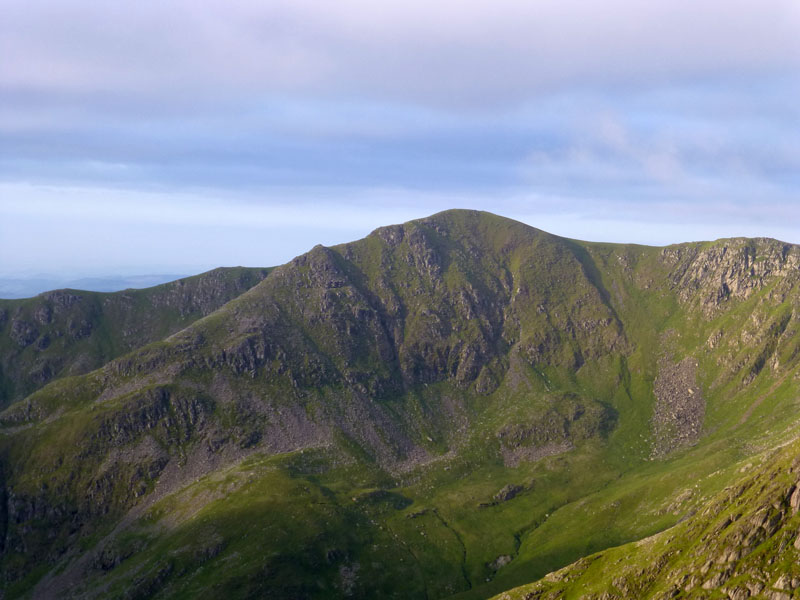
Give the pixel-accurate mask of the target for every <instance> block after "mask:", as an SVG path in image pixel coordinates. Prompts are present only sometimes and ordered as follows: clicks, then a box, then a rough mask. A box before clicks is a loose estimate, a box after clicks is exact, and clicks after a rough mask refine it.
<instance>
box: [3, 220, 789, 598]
mask: <svg viewBox="0 0 800 600" xmlns="http://www.w3.org/2000/svg"><path fill="white" fill-rule="evenodd" d="M799 257H800V249H798V248H797V247H795V246H791V245H788V244H783V243H781V242H777V241H774V240H739V239H735V240H720V241H717V242H709V243H698V244H684V245H677V246H670V247H667V248H649V247H642V246H624V245H613V244H591V243H584V242H577V241H574V240H567V239H564V238H559V237H557V236H552V235H549V234H547V233H545V232H542V231H539V230H536V229H533V228H531V227H528V226H526V225H523V224H521V223H517V222H514V221H510V220H508V219H503V218H501V217H496V216H494V215H490V214H487V213H479V212H475V211H449V212H446V213H441V214H439V215H434V216H433V217H430V218H427V219H422V220H419V221H412V222H410V223H406V224H404V225H396V226H390V227H385V228H381V229H378V230H376V231H375V232H373V233H372V234H371V235H370V236H368V237H367V238H365V239H363V240H360V241H358V242H353V243H350V244H344V245H341V246H335V247H331V248H326V247H322V246H318V247H316V248H314V249H312V250H311V251H310V252H308V253H307V254H305V255H302V256H300V257H297V258H296V259H294V260H293V261H291V262H290V263H288V264H286V265H283V266H280V267H277V268H275V269H273V270H271V271H270V272H269V276H267V277H264V275H265V272H256V273H253V272H248V274H247V276H246V277H245V278H244V279H242V278H240V279H236V281H238V283H231V284H230V287H225V288H224V289H225V290H227V291H225V292H224V293H223V292H218V293H216V294H211V295H210V296H209V295H204V293H203V292H200V289H201V288H203V286H199V287H198V295H196V296H192V295H191V294H190V296H191V297H192V298H194V300H187V301H186V302H187V304H182V303H181V302H183V301H177V300H168V299H163V300H156V298H174V297H175V296H173V295H172V294H174V293H175V292H174V291H173V292H168V293H167V292H165V293H164V294H161V295H159V294H154V295H153V296H148V298H149V299H148V300H147V301H146V302H145V303H144V305H145V306H154V305H158V306H163V307H167V308H168V309H169V311H177V312H167V313H164V316H163V319H162V318H160V317H158V318H155V317H154V321H152V322H151V321H148V320H147V319H146V318H144V317H141V319H143V321H142V323H140V322H139V320H140V318H137V317H136V316H135V315H134V316H131V317H129V319H130V320H128V321H125V320H124V319H125V318H127V317H122V316H120V318H119V319H116V318H115V319H114V320H113V322H114V323H116V324H118V325H119V324H120V323H122V325H120V326H119V327H112V326H111V324H109V325H106V326H104V327H109V328H112V329H113V330H114V333H113V334H111V333H109V334H108V335H109V339H112V340H114V343H113V344H110V345H109V346H102V345H97V346H96V347H97V348H99V349H100V350H98V351H97V352H96V353H95V354H93V356H94V358H93V360H95V361H96V362H91V361H89V362H85V361H84V362H80V361H78V360H77V359H75V357H76V356H77V353H74V352H73V351H72V348H76V349H77V347H78V346H77V344H79V343H83V342H82V340H83V339H86V338H81V337H80V336H78V337H77V338H76V337H75V336H72V337H70V335H71V334H69V332H70V331H72V330H71V329H70V323H71V322H72V323H75V322H78V321H76V320H75V319H76V318H77V317H69V316H66V314H67V313H57V311H56V310H55V308H54V306H55V305H53V307H51V312H52V315H51V317H50V319H51V321H52V323H54V324H53V327H54V328H55V329H57V330H58V331H59V332H62V335H60V336H55V334H52V338H53V339H57V340H69V344H71V345H69V344H68V345H66V346H64V348H68V349H70V351H69V352H66V351H65V352H63V353H61V352H57V351H56V349H57V346H56V344H55V343H54V342H51V343H50V344H49V346H46V347H45V348H44V349H38V346H37V344H38V340H40V339H42V337H43V336H44V335H45V324H43V323H41V322H40V320H37V317H36V314H37V310H39V308H37V306H38V305H36V304H35V303H32V304H30V305H26V308H25V309H24V310H23V309H22V308H19V309H13V310H12V309H11V308H10V306H11V305H9V307H5V308H4V309H3V310H4V311H5V312H3V313H2V314H3V315H4V316H3V317H2V319H3V320H2V322H0V327H2V328H4V329H3V331H7V332H8V333H7V335H8V336H9V337H8V339H9V340H11V341H12V342H13V344H15V345H16V346H15V347H14V348H15V350H14V352H17V353H18V354H17V355H15V356H21V354H19V353H20V352H29V353H30V355H29V356H31V357H36V358H32V359H31V360H33V361H35V360H40V359H43V358H44V355H37V354H36V353H35V352H47V351H48V350H50V352H52V357H51V359H52V360H54V361H56V360H60V361H63V362H61V363H57V364H58V368H56V367H53V368H52V369H51V370H52V374H51V376H50V379H52V381H51V382H50V383H49V384H48V385H45V386H44V387H40V386H41V383H43V382H38V381H35V380H32V379H30V373H31V370H30V369H28V370H27V371H22V370H17V371H14V368H13V367H5V366H4V367H3V377H5V378H6V379H5V380H6V381H7V382H8V383H6V384H4V385H5V389H6V390H9V391H8V392H7V394H8V396H7V397H8V399H9V400H12V399H14V398H19V395H20V394H23V393H26V392H20V391H19V390H33V391H32V393H30V394H27V395H25V397H24V398H20V399H18V400H17V401H15V402H13V403H11V404H10V405H9V406H8V407H7V408H6V409H5V410H4V411H3V412H2V413H0V464H1V465H2V483H3V485H2V497H3V501H2V503H0V504H2V506H3V507H4V508H3V511H4V512H3V514H2V519H0V539H1V540H2V554H1V555H0V573H1V574H2V581H3V585H4V589H5V593H6V597H9V598H10V597H26V596H31V595H32V596H34V597H48V596H54V595H55V596H62V597H82V598H95V597H97V598H101V597H126V598H138V597H142V598H144V597H165V598H167V597H193V598H194V597H209V598H211V597H219V596H220V595H224V596H226V597H232V598H236V597H241V598H247V597H254V596H270V595H271V596H275V597H296V598H330V597H375V596H385V597H398V598H409V597H419V598H445V597H451V596H452V597H460V598H486V597H489V596H491V595H492V594H494V593H498V592H502V591H505V590H508V589H510V588H512V587H514V586H516V585H520V584H523V583H527V582H530V581H532V580H534V579H537V578H538V577H541V576H542V575H544V574H546V573H548V572H550V571H553V570H554V569H556V568H558V567H562V566H564V565H566V564H568V563H569V562H571V561H573V560H576V559H579V558H581V557H584V556H587V555H590V554H592V553H593V552H596V551H598V550H603V549H605V548H608V547H611V546H616V545H620V544H624V543H626V542H631V541H633V540H637V539H642V538H645V537H647V536H651V535H653V534H655V533H657V532H659V531H662V530H666V529H668V528H669V527H672V526H674V525H675V524H676V523H677V522H678V521H679V520H680V519H682V518H684V517H686V515H688V514H690V513H691V512H692V511H698V510H700V509H701V507H702V506H704V504H703V503H704V502H708V501H710V499H712V498H713V497H714V494H716V493H720V491H721V490H723V489H724V488H725V486H727V485H730V484H731V482H733V481H735V480H737V477H739V475H738V471H736V470H735V468H734V465H737V464H739V463H740V462H741V461H742V460H746V459H748V458H749V457H755V456H761V455H763V453H764V452H765V448H766V447H767V446H770V445H775V443H777V441H780V440H783V441H787V440H788V439H791V436H792V435H794V434H795V433H794V432H796V425H797V421H796V419H795V417H794V416H793V415H794V413H793V411H792V409H793V407H794V397H795V396H794V393H795V391H796V387H797V385H798V372H800V371H798V364H800V338H798V337H797V336H796V335H795V333H796V331H797V327H798V325H797V317H796V315H797V312H798V311H797V307H798V303H799V302H800V295H798V293H797V283H798V280H800V270H798V264H799V263H798V258H799ZM241 276H242V277H244V274H242V275H241ZM257 280H260V282H259V283H257V284H255V285H253V286H252V287H250V285H249V284H250V283H256V281H257ZM248 287H250V289H249V290H248V291H246V292H245V291H244V289H246V288H248ZM155 289H158V288H155ZM215 289H219V288H215ZM242 292H244V293H242ZM148 293H154V292H148ZM225 294H230V298H226V297H225ZM74 295H75V296H79V294H78V293H75V294H74ZM178 295H179V296H180V294H178ZM110 297H113V298H118V296H115V295H107V296H103V295H99V299H103V298H110ZM98 301H99V300H98ZM115 301H117V300H115ZM38 302H39V304H41V305H47V306H50V304H48V303H56V304H57V303H58V302H59V301H58V300H57V299H56V298H49V297H48V296H44V297H40V300H39V301H38ZM159 302H160V303H161V304H159ZM215 303H217V304H215ZM77 305H78V304H77V303H73V305H72V306H77ZM176 306H179V307H184V306H186V307H188V308H177V309H176ZM69 308H71V307H69ZM14 310H16V311H17V312H14ZM119 310H120V315H124V314H128V313H126V310H127V309H125V308H120V309H119ZM26 311H27V312H26ZM43 314H44V313H43ZM103 314H107V313H103ZM140 314H141V313H140ZM153 314H156V315H157V314H161V313H159V311H153ZM176 314H177V316H176ZM180 315H184V316H183V317H181V316H180ZM148 316H149V315H148ZM42 318H44V317H42ZM70 319H72V320H70ZM120 319H122V320H120ZM181 319H185V320H183V321H182V320H181ZM12 321H13V322H16V323H17V325H13V324H12ZM45 321H46V319H45ZM20 323H21V324H20ZM50 324H51V323H48V324H47V325H48V326H49V325H50ZM28 325H30V326H31V327H32V328H33V329H35V330H36V331H35V332H34V331H32V330H31V331H29V329H28V328H27V327H28ZM76 327H77V326H76ZM159 327H161V328H162V329H159ZM78 329H80V327H78ZM92 331H93V332H98V331H100V326H96V327H95V326H94V325H93V326H92ZM34 333H35V335H34ZM12 334H13V335H12ZM86 337H87V338H91V336H86ZM17 338H19V339H20V340H22V342H23V343H22V344H21V343H20V342H18V341H16V340H17ZM97 339H100V338H97ZM125 340H129V341H128V342H125ZM65 343H66V342H65ZM125 343H127V344H129V345H127V346H126V345H125ZM20 348H21V349H22V350H20ZM51 349H52V350H51ZM125 352H127V353H125ZM9 356H10V355H9ZM3 360H7V363H4V364H8V365H14V364H18V359H14V358H13V357H12V358H7V357H6V356H5V355H4V356H3ZM76 365H78V366H76ZM92 367H99V368H96V369H95V370H93V371H91V372H86V373H84V374H81V375H79V376H71V377H64V375H68V374H70V372H77V373H81V372H83V371H85V370H87V369H89V368H92ZM26 377H28V379H26ZM764 464H766V463H764ZM687 481H697V482H698V484H697V486H698V487H697V488H691V489H689V488H688V487H686V483H687ZM676 490H678V492H676ZM790 505H791V504H790ZM776 510H778V509H776ZM688 522H689V521H684V523H688ZM790 581H791V580H790ZM719 585H720V586H723V585H726V586H730V583H729V580H728V579H726V580H725V582H720V583H719ZM700 589H703V588H702V586H701V588H700ZM548 593H550V592H549V591H548Z"/></svg>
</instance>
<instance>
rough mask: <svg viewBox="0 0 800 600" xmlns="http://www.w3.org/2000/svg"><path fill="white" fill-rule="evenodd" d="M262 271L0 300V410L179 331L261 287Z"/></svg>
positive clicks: (225, 272)
mask: <svg viewBox="0 0 800 600" xmlns="http://www.w3.org/2000/svg"><path fill="white" fill-rule="evenodd" d="M267 272H268V271H267V270H266V269H242V268H236V269H216V270H214V271H209V272H208V273H204V274H202V275H198V276H196V277H190V278H187V279H180V280H178V281H174V282H172V283H167V284H164V285H159V286H156V287H154V288H149V289H146V290H126V291H123V292H116V293H109V294H104V293H96V292H83V291H79V290H56V291H53V292H46V293H43V294H40V295H38V296H36V297H35V298H28V299H25V300H0V406H7V405H8V404H10V403H11V402H13V401H15V400H20V399H22V398H24V397H25V396H27V395H28V394H30V393H32V392H34V391H36V390H37V389H39V388H41V387H42V386H43V385H45V384H46V383H48V382H49V381H52V380H53V379H56V378H58V377H64V376H69V375H80V374H83V373H87V372H89V371H91V370H93V369H96V368H98V367H100V366H102V365H103V364H105V363H106V362H108V361H109V360H111V359H113V358H116V357H117V356H120V355H122V354H125V353H126V352H130V351H131V350H133V349H134V348H138V347H140V346H143V345H145V344H148V343H150V342H154V341H157V340H160V339H163V338H165V337H167V336H168V335H170V334H172V333H174V332H176V331H179V330H180V329H182V328H184V327H186V326H187V325H189V324H191V323H193V322H194V321H196V320H197V319H198V318H200V317H203V316H205V315H207V314H209V313H211V312H213V311H215V310H217V309H218V308H220V307H221V306H222V305H223V304H225V303H226V302H228V301H229V300H232V299H233V298H235V297H236V296H238V295H240V294H242V293H243V292H245V291H247V290H248V289H249V288H251V287H252V286H254V285H255V284H256V283H258V282H259V281H261V280H262V279H263V278H264V277H265V276H266V274H267Z"/></svg>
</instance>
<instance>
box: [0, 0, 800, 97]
mask: <svg viewBox="0 0 800 600" xmlns="http://www.w3.org/2000/svg"><path fill="white" fill-rule="evenodd" d="M798 6H800V5H798V3H797V2H796V1H795V0H765V1H763V2H758V3H756V2H747V1H742V0H739V1H733V2H731V1H722V0H706V1H700V2H697V1H692V2H690V1H688V0H655V1H652V2H636V1H630V0H627V1H626V0H607V1H605V2H594V1H587V0H538V1H536V2H530V1H522V0H497V1H495V2H476V1H467V2H463V1H461V2H457V1H455V0H444V1H441V2H435V3H431V2H429V1H423V0H405V1H403V2H399V1H384V2H373V1H367V0H340V1H338V2H326V1H322V0H292V1H289V0H272V1H270V2H266V3H265V2H255V1H243V0H239V1H231V0H226V1H224V2H223V1H222V0H209V1H206V2H202V3H197V2H194V1H189V0H179V1H175V2H167V3H164V2H154V1H152V0H148V1H140V2H135V3H114V2H111V3H109V2H97V1H94V0H65V1H63V2H51V1H49V0H38V1H35V0H25V1H24V2H23V1H22V0H3V2H2V3H0V7H2V13H3V15H4V18H3V20H2V23H1V24H0V39H2V40H3V42H2V47H0V50H2V55H3V56H4V57H6V60H3V61H2V62H0V85H3V86H4V87H6V88H8V87H19V88H35V89H46V90H51V91H52V90H56V91H58V90H61V91H72V92H74V91H90V92H91V91H95V92H96V91H113V92H122V93H128V94H144V95H147V94H153V93H165V92H169V93H171V94H174V95H177V96H181V95H182V94H196V93H205V94H210V95H212V96H225V95H227V94H237V93H255V92H259V93H285V92H303V93H316V94H319V93H326V94H333V95H336V94H358V95H374V96H378V97H391V98H395V99H402V100H409V101H415V102H422V103H428V102H430V103H433V104H437V105H441V104H443V103H444V104H465V105H470V104H477V105H480V104H482V103H485V102H490V103H491V102H501V103H504V102H508V101H520V100H523V99H525V98H526V97H530V95H531V94H536V93H539V92H541V91H552V90H556V89H563V88H564V87H565V86H570V85H574V84H580V85H587V84H588V85H592V84H601V85H602V84H614V85H619V84H629V85H640V84H642V83H647V82H649V83H653V82H663V81H665V80H667V81H675V80H686V79H689V78H692V77H697V76H709V75H713V76H721V75H727V76H735V77H738V76H742V75H744V74H747V73H752V72H763V71H765V70H772V71H774V70H778V71H780V70H792V69H795V68H797V67H798V65H800V36H798V35H797V32H798V31H800V8H798Z"/></svg>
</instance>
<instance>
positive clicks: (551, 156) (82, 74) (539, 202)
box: [0, 0, 800, 276]
mask: <svg viewBox="0 0 800 600" xmlns="http://www.w3.org/2000/svg"><path fill="white" fill-rule="evenodd" d="M0 13H2V14H3V19H2V20H0V55H2V56H3V59H2V60H0V276H3V275H12V274H25V273H35V272H50V273H53V272H63V273H65V274H69V275H70V276H85V275H100V274H104V275H109V274H119V273H126V274H129V273H137V272H138V273H152V272H166V273H175V272H185V273H191V272H196V271H200V270H204V269H207V268H211V267H214V266H218V265H232V264H245V265H253V266H257V265H272V264H278V263H282V262H285V261H286V260H288V259H289V258H291V257H292V256H294V255H296V254H299V253H301V252H303V251H305V250H307V249H308V248H310V247H311V246H313V245H314V244H316V243H323V244H333V243H337V242H343V241H348V240H351V239H355V238H359V237H362V236H363V235H366V234H367V233H368V232H369V231H370V230H372V229H373V228H375V227H377V226H380V225H384V224H388V223H392V222H398V221H404V220H408V219H411V218H415V217H421V216H425V215H427V214H430V213H433V212H436V211H439V210H443V209H446V208H452V207H467V208H480V209H484V210H490V211H493V212H496V213H499V214H503V215H506V216H509V217H513V218H517V219H520V220H523V221H525V222H527V223H529V224H531V225H534V226H536V227H540V228H542V229H546V230H549V231H552V232H553V233H558V234H561V235H566V236H570V237H577V238H583V239H592V240H610V241H622V242H637V243H649V244H666V243H670V242H679V241H687V240H694V239H714V238H718V237H726V236H735V235H748V236H760V235H763V236H770V237H777V238H781V239H784V240H787V241H793V242H800V194H798V191H799V190H800V138H799V137H798V132H800V102H798V101H797V99H798V98H800V36H798V35H797V32H798V31H800V3H798V2H796V0H765V1H763V2H758V3H756V2H744V1H730V0H728V1H726V2H723V1H721V0H708V1H694V2H688V1H683V0H670V1H666V0H653V1H651V2H635V1H633V0H626V1H623V0H607V1H605V2H603V3H598V2H589V1H585V0H561V1H555V0H547V1H541V0H537V1H525V2H522V1H516V0H495V1H493V2H491V3H490V2H474V1H470V0H462V1H460V2H455V1H451V0H443V1H441V2H437V3H432V2H422V1H420V0H407V1H404V2H394V1H383V2H372V1H367V0H340V1H338V2H322V1H319V0H317V1H311V0H293V1H288V0H287V1H283V0H274V1H269V2H252V1H241V0H233V1H230V0H228V1H224V2H223V1H221V0H208V1H204V2H202V3H197V2H190V1H188V0H176V1H174V2H169V3H163V2H155V1H148V0H144V1H140V2H136V3H108V2H96V1H88V0H64V1H62V2H54V1H52V0H48V1H41V0H39V1H37V0H26V1H25V2H22V0H0Z"/></svg>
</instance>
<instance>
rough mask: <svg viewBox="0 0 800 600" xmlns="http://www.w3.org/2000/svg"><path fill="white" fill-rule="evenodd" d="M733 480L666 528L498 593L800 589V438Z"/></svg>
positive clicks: (606, 598) (789, 592) (511, 597)
mask: <svg viewBox="0 0 800 600" xmlns="http://www.w3.org/2000/svg"><path fill="white" fill-rule="evenodd" d="M739 472H740V473H744V474H745V475H742V476H740V479H739V480H738V481H736V483H735V484H734V485H731V486H729V487H726V488H725V489H724V490H722V491H721V492H719V493H718V494H716V495H715V496H713V498H712V499H711V500H710V501H709V502H707V503H706V504H704V505H703V506H702V508H701V509H700V510H699V511H698V512H696V513H694V514H692V515H691V516H689V517H688V518H687V519H686V520H685V521H683V522H682V523H679V524H678V525H676V526H675V527H673V528H671V529H668V530H666V531H664V532H662V533H659V534H656V535H654V536H651V537H648V538H645V539H643V540H640V541H638V542H634V543H631V544H627V545H625V546H620V547H617V548H613V549H610V550H607V551H605V552H601V553H597V554H593V555H591V556H587V557H586V558H582V559H580V560H579V561H577V562H576V563H574V564H572V565H570V566H568V567H565V568H563V569H561V570H559V571H557V572H554V573H550V574H548V575H547V576H546V577H545V578H544V579H542V580H541V581H540V582H537V583H535V584H531V585H526V586H522V587H520V588H517V589H514V590H511V591H510V592H504V593H503V594H500V595H499V596H497V597H496V600H515V599H524V600H551V599H552V600H555V599H565V600H566V599H568V598H583V599H584V600H601V599H602V600H612V599H625V598H642V599H645V598H653V599H660V600H661V599H663V600H667V599H668V598H728V599H730V600H746V599H747V598H769V599H772V600H790V599H791V598H794V597H797V594H796V592H795V590H798V589H800V516H798V511H800V443H798V441H797V440H795V441H793V442H792V443H791V444H789V445H787V446H783V447H779V448H776V449H772V450H770V451H769V452H765V453H763V454H762V455H759V456H758V457H755V459H751V460H749V461H748V462H747V463H746V464H742V465H741V466H740V469H739Z"/></svg>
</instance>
